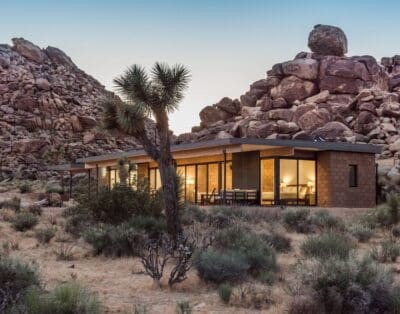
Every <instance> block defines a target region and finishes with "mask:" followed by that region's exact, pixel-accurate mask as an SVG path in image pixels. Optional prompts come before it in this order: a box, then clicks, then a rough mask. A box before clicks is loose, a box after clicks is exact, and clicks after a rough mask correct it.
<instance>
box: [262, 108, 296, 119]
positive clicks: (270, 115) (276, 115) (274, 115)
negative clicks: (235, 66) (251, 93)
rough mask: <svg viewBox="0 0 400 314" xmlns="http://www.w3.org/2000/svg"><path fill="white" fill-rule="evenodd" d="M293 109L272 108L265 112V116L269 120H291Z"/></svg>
mask: <svg viewBox="0 0 400 314" xmlns="http://www.w3.org/2000/svg"><path fill="white" fill-rule="evenodd" d="M292 117H293V111H292V110H291V109H273V110H270V111H269V112H267V113H266V118H267V119H270V120H284V121H291V120H292Z"/></svg>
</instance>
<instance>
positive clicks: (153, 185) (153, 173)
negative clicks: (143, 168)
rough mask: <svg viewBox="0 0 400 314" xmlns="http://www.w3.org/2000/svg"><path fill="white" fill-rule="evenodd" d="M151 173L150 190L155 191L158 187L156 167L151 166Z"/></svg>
mask: <svg viewBox="0 0 400 314" xmlns="http://www.w3.org/2000/svg"><path fill="white" fill-rule="evenodd" d="M149 175H150V180H149V184H150V191H151V192H154V191H155V190H156V189H157V188H156V169H155V168H151V169H150V173H149Z"/></svg>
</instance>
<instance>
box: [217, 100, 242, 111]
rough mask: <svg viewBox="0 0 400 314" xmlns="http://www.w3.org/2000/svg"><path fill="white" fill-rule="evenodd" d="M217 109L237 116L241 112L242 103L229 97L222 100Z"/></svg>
mask: <svg viewBox="0 0 400 314" xmlns="http://www.w3.org/2000/svg"><path fill="white" fill-rule="evenodd" d="M216 107H217V108H218V109H220V110H222V111H225V112H228V113H230V114H232V115H236V114H238V113H239V112H240V102H239V101H238V100H237V99H235V100H232V99H230V98H229V97H224V98H222V99H221V100H220V101H219V102H218V103H217V104H216Z"/></svg>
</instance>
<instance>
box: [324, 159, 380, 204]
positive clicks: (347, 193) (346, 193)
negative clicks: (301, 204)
mask: <svg viewBox="0 0 400 314" xmlns="http://www.w3.org/2000/svg"><path fill="white" fill-rule="evenodd" d="M349 165H357V168H358V185H357V187H349ZM317 185H318V186H317V194H318V206H323V207H374V206H375V194H376V182H375V156H374V155H373V154H363V153H349V152H319V153H318V161H317Z"/></svg>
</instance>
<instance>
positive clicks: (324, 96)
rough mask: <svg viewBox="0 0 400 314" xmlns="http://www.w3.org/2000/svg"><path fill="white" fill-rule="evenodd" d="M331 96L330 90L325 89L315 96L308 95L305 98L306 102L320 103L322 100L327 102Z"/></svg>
mask: <svg viewBox="0 0 400 314" xmlns="http://www.w3.org/2000/svg"><path fill="white" fill-rule="evenodd" d="M328 98H329V91H327V90H324V91H322V92H320V93H318V94H316V95H314V96H311V97H308V98H307V99H306V100H305V103H309V104H319V103H321V102H326V101H327V100H328Z"/></svg>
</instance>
